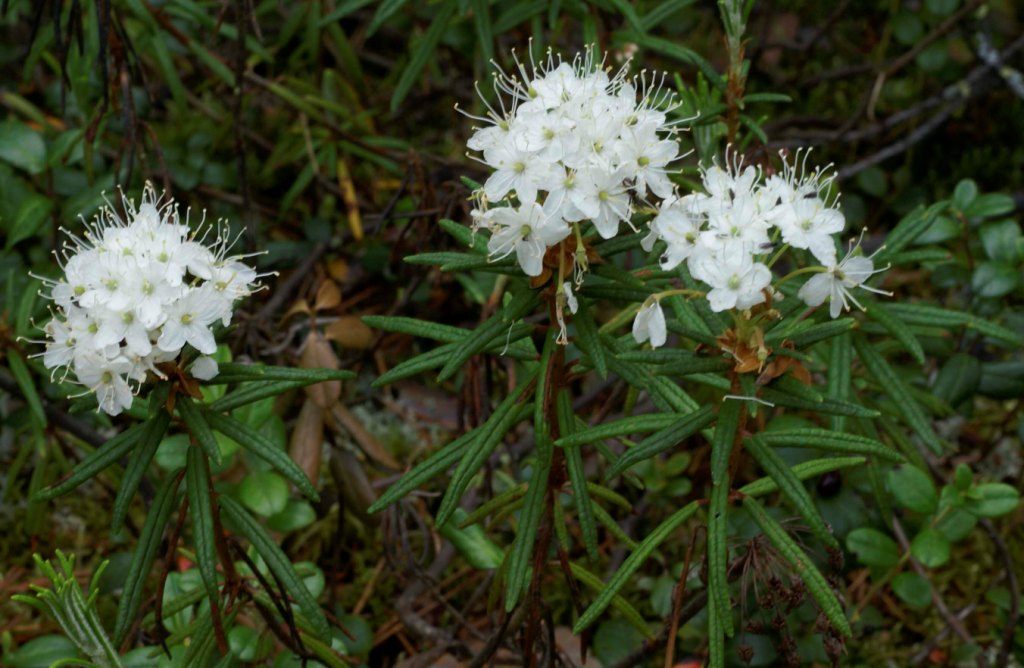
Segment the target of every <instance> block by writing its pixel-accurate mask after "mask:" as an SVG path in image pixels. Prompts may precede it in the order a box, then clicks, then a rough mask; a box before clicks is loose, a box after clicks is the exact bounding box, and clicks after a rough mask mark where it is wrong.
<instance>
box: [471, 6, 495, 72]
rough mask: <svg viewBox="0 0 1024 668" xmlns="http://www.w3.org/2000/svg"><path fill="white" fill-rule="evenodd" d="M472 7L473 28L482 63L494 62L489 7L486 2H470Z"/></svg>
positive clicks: (492, 31)
mask: <svg viewBox="0 0 1024 668" xmlns="http://www.w3.org/2000/svg"><path fill="white" fill-rule="evenodd" d="M470 3H471V4H472V6H473V27H474V28H476V41H477V44H478V45H479V47H480V55H481V56H483V61H484V62H485V63H489V62H491V61H492V60H494V30H493V28H492V27H491V7H490V2H489V1H488V0H470Z"/></svg>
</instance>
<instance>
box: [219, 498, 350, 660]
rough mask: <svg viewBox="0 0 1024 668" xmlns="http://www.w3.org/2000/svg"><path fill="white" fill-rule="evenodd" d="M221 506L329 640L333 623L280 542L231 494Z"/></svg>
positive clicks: (316, 628)
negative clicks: (322, 609) (318, 603)
mask: <svg viewBox="0 0 1024 668" xmlns="http://www.w3.org/2000/svg"><path fill="white" fill-rule="evenodd" d="M220 510H221V513H222V514H223V515H224V517H225V519H227V520H229V521H230V522H231V523H232V524H233V525H234V526H235V528H236V529H237V530H238V531H239V533H241V534H242V535H244V536H245V537H246V538H248V539H249V542H250V543H252V546H253V547H254V548H256V552H257V553H258V554H259V555H260V556H261V557H263V561H264V562H265V563H266V564H267V567H268V568H269V569H270V572H271V573H273V574H274V575H275V576H276V577H277V579H278V580H279V581H280V582H281V584H282V585H283V586H284V589H285V591H287V592H288V594H289V595H290V596H291V597H292V599H293V600H295V601H296V602H297V603H298V604H299V609H300V610H301V611H302V614H303V616H304V617H305V618H306V621H308V622H309V623H310V625H311V628H312V630H313V631H314V632H315V633H316V634H317V636H318V637H319V638H320V639H321V640H328V639H330V637H331V627H330V625H329V624H328V623H327V618H326V617H325V616H324V613H323V611H321V610H320V606H319V605H317V602H316V599H314V598H313V595H312V594H310V593H309V589H307V588H306V584H305V583H304V582H303V581H302V580H301V579H300V578H299V576H298V575H297V574H296V573H295V568H294V567H293V566H292V562H291V560H290V559H289V558H288V556H287V555H286V554H285V553H284V552H283V551H282V550H281V548H280V547H278V546H277V542H276V541H275V540H274V539H273V538H271V537H270V534H268V533H267V530H266V529H264V528H263V527H262V526H261V525H260V523H259V522H257V521H256V520H255V519H254V518H253V517H252V516H251V515H249V513H248V512H246V510H245V509H244V508H242V506H240V505H239V504H238V502H237V501H235V500H234V499H232V498H231V497H230V496H222V497H220Z"/></svg>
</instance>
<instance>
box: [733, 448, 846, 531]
mask: <svg viewBox="0 0 1024 668" xmlns="http://www.w3.org/2000/svg"><path fill="white" fill-rule="evenodd" d="M745 442H746V447H747V452H749V453H750V454H752V455H753V456H754V459H756V460H757V463H758V464H760V465H761V468H763V469H764V471H765V473H767V474H768V475H769V476H771V478H772V479H773V480H775V482H776V484H777V485H778V486H779V489H781V490H782V494H783V495H784V496H785V497H786V499H787V500H788V501H789V503H790V505H791V506H792V507H793V509H794V510H796V512H797V514H799V515H800V517H802V518H803V520H804V522H806V523H807V526H808V528H810V530H811V531H812V532H813V533H814V535H815V536H817V537H818V540H820V541H821V542H823V543H825V544H826V545H828V546H829V547H833V548H836V549H838V548H839V542H838V541H837V540H836V539H835V536H833V535H832V532H831V531H829V529H828V527H827V526H826V525H825V520H824V519H822V517H821V513H819V512H818V507H817V506H815V505H814V500H813V499H811V495H810V494H808V493H807V489H806V488H805V487H804V484H803V482H801V481H800V479H799V478H797V477H796V474H794V473H793V472H792V471H791V470H790V468H789V467H788V466H787V465H786V463H785V462H784V461H782V458H781V457H779V455H778V454H776V452H775V451H774V450H772V449H771V448H770V447H768V445H767V444H766V443H765V442H764V441H763V440H761V438H760V437H759V436H753V437H751V438H748V439H747V440H746V441H745Z"/></svg>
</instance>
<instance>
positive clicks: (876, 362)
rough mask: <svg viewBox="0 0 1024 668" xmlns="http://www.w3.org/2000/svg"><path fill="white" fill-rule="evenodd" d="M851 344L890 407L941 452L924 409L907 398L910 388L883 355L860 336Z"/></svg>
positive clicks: (924, 439) (927, 443) (929, 445)
mask: <svg viewBox="0 0 1024 668" xmlns="http://www.w3.org/2000/svg"><path fill="white" fill-rule="evenodd" d="M853 347H854V348H855V349H856V350H857V356H858V357H859V358H860V360H861V362H863V363H864V366H865V367H866V368H867V370H868V373H870V374H871V375H872V376H873V377H874V379H875V380H876V381H877V382H878V385H879V387H880V388H881V390H882V392H883V393H884V394H885V395H886V396H888V397H889V399H890V400H891V402H892V406H893V408H894V409H895V410H896V411H897V412H898V413H899V414H900V415H902V416H903V419H904V420H906V422H907V424H908V425H910V428H911V429H913V430H914V432H915V433H916V434H917V435H918V437H920V439H921V440H922V441H923V442H924V444H925V445H927V446H928V447H929V449H931V451H932V452H934V453H935V454H937V455H938V454H941V453H942V451H943V449H944V448H943V445H942V441H941V440H940V439H939V436H938V434H936V433H935V430H934V429H933V428H932V424H931V421H930V420H929V419H928V416H927V415H925V413H924V410H923V409H922V408H921V406H920V405H919V404H918V403H917V401H915V400H914V399H913V398H912V397H911V395H910V388H909V387H907V385H906V384H905V383H904V382H903V379H902V378H900V377H899V376H898V375H896V372H895V371H893V369H892V367H891V366H889V363H888V362H886V361H885V358H883V357H882V356H881V355H880V354H879V353H878V351H877V350H875V348H874V347H873V346H872V345H871V344H870V343H868V342H867V340H865V339H864V338H862V337H860V336H858V337H854V339H853Z"/></svg>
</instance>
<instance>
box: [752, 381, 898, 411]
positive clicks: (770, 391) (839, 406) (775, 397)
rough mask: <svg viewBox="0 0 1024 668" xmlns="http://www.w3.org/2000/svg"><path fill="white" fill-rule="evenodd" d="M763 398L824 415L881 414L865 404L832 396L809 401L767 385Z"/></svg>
mask: <svg viewBox="0 0 1024 668" xmlns="http://www.w3.org/2000/svg"><path fill="white" fill-rule="evenodd" d="M761 398H762V399H764V400H765V401H769V402H771V403H773V404H775V405H776V406H784V407H786V408H796V409H800V410H806V411H811V412H815V413H821V414H824V415H846V416H849V417H865V418H876V417H878V416H879V415H880V413H879V412H878V411H876V410H872V409H870V408H864V407H863V406H861V405H859V404H855V403H853V402H851V401H837V400H835V399H831V398H826V399H825V400H824V401H821V402H820V403H819V402H815V401H807V400H806V399H800V398H797V397H794V396H792V395H790V394H785V393H783V392H779V391H778V390H776V389H774V388H771V387H766V388H764V390H762V391H761Z"/></svg>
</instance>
